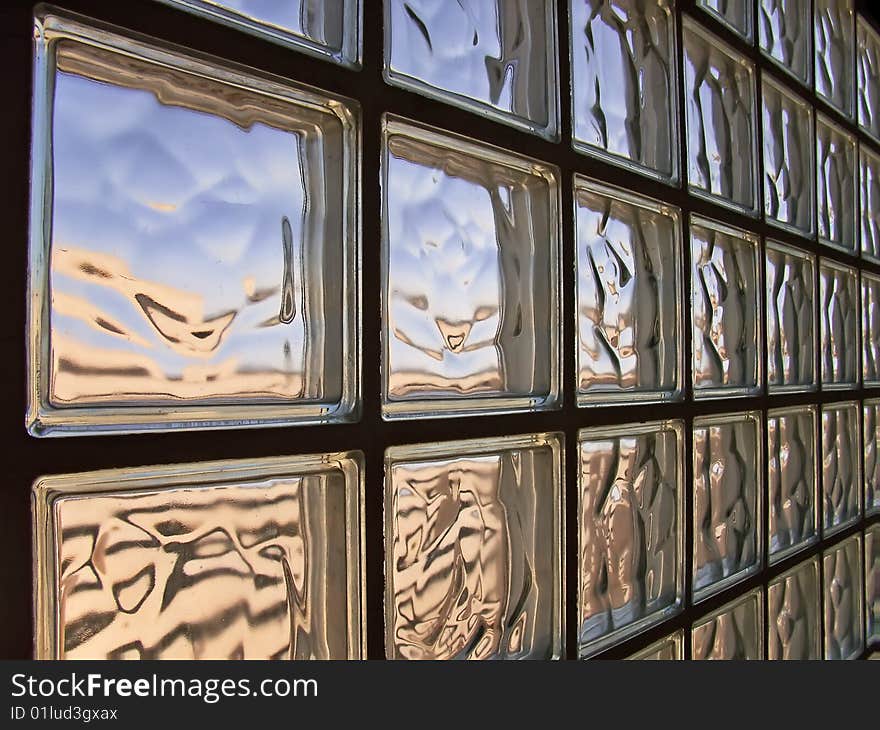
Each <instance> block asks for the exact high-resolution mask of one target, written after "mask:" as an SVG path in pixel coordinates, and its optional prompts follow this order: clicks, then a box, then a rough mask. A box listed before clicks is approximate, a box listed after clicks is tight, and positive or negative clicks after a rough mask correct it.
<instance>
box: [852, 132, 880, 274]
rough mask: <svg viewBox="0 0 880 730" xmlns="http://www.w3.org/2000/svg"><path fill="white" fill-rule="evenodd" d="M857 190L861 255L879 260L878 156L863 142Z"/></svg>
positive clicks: (879, 181)
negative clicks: (858, 194)
mask: <svg viewBox="0 0 880 730" xmlns="http://www.w3.org/2000/svg"><path fill="white" fill-rule="evenodd" d="M859 190H860V197H859V202H860V204H861V206H862V209H861V215H860V216H859V220H860V224H861V225H860V228H861V235H862V239H861V240H862V255H863V256H864V257H865V258H868V259H872V260H874V261H880V156H878V155H877V154H875V153H874V152H873V151H872V150H871V149H870V148H869V147H868V145H867V144H865V143H862V144H860V145H859ZM853 248H855V243H853Z"/></svg>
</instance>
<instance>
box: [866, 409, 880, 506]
mask: <svg viewBox="0 0 880 730" xmlns="http://www.w3.org/2000/svg"><path fill="white" fill-rule="evenodd" d="M863 415H864V424H863V426H862V440H863V442H864V445H865V449H864V457H865V461H864V467H863V469H864V475H865V514H866V515H871V514H874V513H876V512H880V400H878V399H874V400H866V401H865V405H864V408H863Z"/></svg>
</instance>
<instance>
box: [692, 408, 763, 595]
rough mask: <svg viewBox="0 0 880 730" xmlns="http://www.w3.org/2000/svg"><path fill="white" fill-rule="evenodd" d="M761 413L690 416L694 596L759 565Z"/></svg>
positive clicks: (723, 585) (733, 580)
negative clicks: (691, 430)
mask: <svg viewBox="0 0 880 730" xmlns="http://www.w3.org/2000/svg"><path fill="white" fill-rule="evenodd" d="M761 439H762V436H761V414H760V413H759V412H758V411H754V412H749V413H735V414H726V415H723V416H704V417H699V418H695V419H694V453H693V460H694V461H693V463H694V482H693V484H694V514H693V528H694V545H693V566H694V580H693V588H694V598H695V600H697V601H699V600H702V599H703V598H706V597H707V596H709V595H712V594H713V593H717V592H718V591H720V590H722V589H723V588H726V587H727V586H729V585H731V584H733V583H736V582H738V581H740V580H742V579H743V578H745V577H746V576H748V575H750V574H752V573H754V572H755V571H756V570H758V569H759V568H760V566H761V550H762V542H763V541H762V539H761V528H760V525H761V510H762V501H763V500H762V499H761V497H760V495H761V494H762V491H761V487H760V485H761V471H760V469H761V468H762V467H759V465H761V464H762V463H763V461H762V459H761V449H762V442H761Z"/></svg>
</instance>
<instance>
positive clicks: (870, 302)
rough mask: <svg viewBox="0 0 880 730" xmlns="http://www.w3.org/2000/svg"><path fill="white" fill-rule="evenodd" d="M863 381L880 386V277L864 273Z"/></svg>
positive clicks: (866, 383)
mask: <svg viewBox="0 0 880 730" xmlns="http://www.w3.org/2000/svg"><path fill="white" fill-rule="evenodd" d="M862 380H863V381H864V383H865V385H866V386H877V385H880V277H878V276H876V275H874V274H869V273H868V272H867V271H863V272H862Z"/></svg>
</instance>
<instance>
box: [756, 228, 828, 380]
mask: <svg viewBox="0 0 880 730" xmlns="http://www.w3.org/2000/svg"><path fill="white" fill-rule="evenodd" d="M766 252H767V254H766V255H767V268H766V285H767V291H766V296H767V333H766V336H767V383H768V386H769V388H770V392H771V393H772V392H780V391H786V390H811V389H813V388H814V387H815V385H816V365H815V360H816V331H815V330H816V318H815V314H814V306H815V291H816V267H815V258H814V257H813V256H812V255H810V254H808V253H806V252H804V251H801V250H799V249H796V248H792V247H790V246H786V245H785V244H782V243H778V242H777V241H769V240H768V241H767V242H766Z"/></svg>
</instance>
